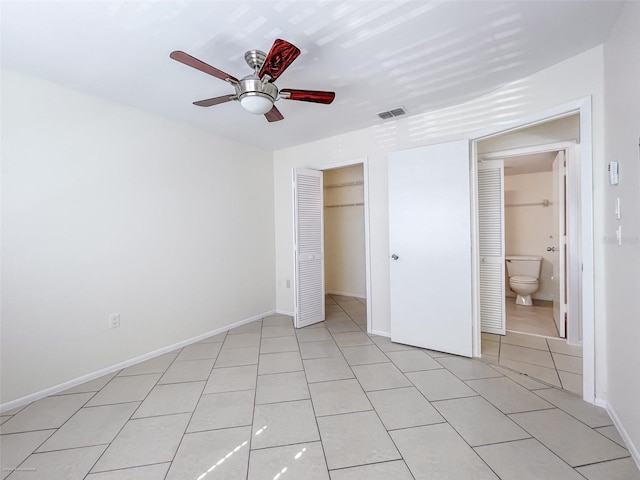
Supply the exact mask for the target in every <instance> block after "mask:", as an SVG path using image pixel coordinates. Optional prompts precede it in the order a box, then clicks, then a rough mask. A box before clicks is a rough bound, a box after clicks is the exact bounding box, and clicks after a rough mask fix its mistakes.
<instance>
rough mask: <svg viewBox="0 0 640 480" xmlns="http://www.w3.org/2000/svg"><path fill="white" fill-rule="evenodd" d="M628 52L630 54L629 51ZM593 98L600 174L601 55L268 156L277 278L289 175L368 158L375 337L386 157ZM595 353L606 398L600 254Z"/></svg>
mask: <svg viewBox="0 0 640 480" xmlns="http://www.w3.org/2000/svg"><path fill="white" fill-rule="evenodd" d="M629 48H631V47H629ZM588 95H592V96H593V128H594V162H595V170H596V171H602V169H603V168H604V166H603V165H604V155H603V143H604V141H603V136H604V129H603V117H604V115H603V71H602V47H597V48H594V49H592V50H589V51H587V52H584V53H582V54H580V55H577V56H576V57H573V58H571V59H569V60H567V61H564V62H562V63H559V64H557V65H555V66H552V67H550V68H548V69H546V70H543V71H541V72H538V73H536V74H534V75H532V76H530V77H527V78H525V79H523V80H520V81H518V82H515V83H512V84H510V85H506V86H505V87H503V88H501V89H499V90H497V91H495V92H493V93H491V94H489V95H485V96H483V97H481V98H478V99H476V100H473V101H470V102H467V103H464V104H462V105H458V106H456V107H451V108H447V109H443V110H438V111H434V112H430V113H426V114H423V115H416V116H412V117H408V118H404V119H399V120H395V121H391V122H389V123H382V122H381V123H380V124H379V125H378V126H375V127H371V128H367V129H363V130H359V131H356V132H351V133H347V134H344V135H339V136H335V137H331V138H327V139H323V140H319V141H317V142H312V143H309V144H305V145H300V146H297V147H292V148H288V149H283V150H279V151H276V152H275V153H274V187H275V206H276V274H277V277H278V279H287V278H291V277H292V271H293V264H292V258H293V257H292V253H291V252H292V248H293V246H292V222H291V218H292V213H291V211H292V205H291V168H293V167H298V166H299V167H313V166H321V165H326V164H331V163H336V162H340V161H346V160H351V159H355V158H361V157H367V158H368V172H369V199H370V202H369V208H370V219H369V230H370V232H369V237H370V252H371V271H370V274H371V291H372V293H371V312H370V315H371V322H372V329H373V330H374V331H378V332H388V331H389V322H390V320H389V231H388V225H389V221H388V201H387V200H388V195H387V155H388V152H389V151H395V150H403V149H408V148H414V147H418V146H423V145H429V144H435V143H441V142H446V141H450V140H455V139H459V138H463V137H465V136H467V135H469V134H470V133H472V132H475V131H478V130H480V129H484V128H486V127H488V126H491V125H501V124H505V123H509V122H512V121H514V120H517V119H520V118H523V117H524V116H526V115H529V114H533V113H537V112H541V111H543V110H545V109H548V108H551V107H555V106H557V105H560V104H563V103H566V102H568V101H571V100H575V99H579V98H582V97H585V96H588ZM603 188H604V178H603V177H602V176H597V177H596V180H595V184H594V195H595V205H596V212H595V232H594V237H595V238H601V236H602V234H603V223H602V220H601V219H602V209H603V206H602V197H603ZM595 254H596V263H595V269H596V282H597V283H596V287H595V290H596V298H595V299H594V301H595V304H596V305H595V309H596V322H597V325H596V342H597V345H596V349H597V354H596V358H597V362H598V363H597V365H596V372H597V377H596V379H597V386H596V389H597V392H598V393H599V394H602V395H603V394H604V391H605V385H606V383H605V382H606V377H605V373H606V372H605V368H604V366H605V365H606V331H605V318H606V317H605V314H604V304H605V299H604V289H603V284H604V279H603V278H602V275H603V272H604V268H603V263H602V261H601V258H602V247H601V246H600V244H598V245H597V246H596V252H595ZM276 302H277V307H278V309H279V310H282V311H291V310H292V309H293V294H292V291H291V290H290V289H286V288H283V287H279V288H278V289H277V292H276Z"/></svg>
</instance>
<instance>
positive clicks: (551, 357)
mask: <svg viewBox="0 0 640 480" xmlns="http://www.w3.org/2000/svg"><path fill="white" fill-rule="evenodd" d="M482 359H483V360H484V361H485V362H488V363H492V364H494V365H496V366H498V367H506V369H509V370H511V371H514V372H515V373H521V374H524V375H527V376H529V377H531V378H532V379H534V380H540V381H542V382H545V383H547V384H549V385H552V386H555V387H559V388H563V389H565V390H568V391H570V392H572V393H574V394H575V395H578V396H580V397H581V396H582V347H579V346H573V345H568V344H567V342H566V340H564V339H561V338H545V337H539V336H535V335H527V334H522V333H515V332H510V331H507V334H506V335H505V336H501V335H493V334H490V333H483V334H482ZM501 371H502V372H503V373H504V374H505V375H508V374H509V373H508V371H507V370H505V369H503V370H501Z"/></svg>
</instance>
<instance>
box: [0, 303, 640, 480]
mask: <svg viewBox="0 0 640 480" xmlns="http://www.w3.org/2000/svg"><path fill="white" fill-rule="evenodd" d="M365 330H366V309H365V306H364V304H363V303H362V302H361V301H359V300H357V299H353V298H346V297H339V296H330V297H328V298H327V320H326V321H325V322H323V323H321V324H318V325H314V326H312V327H307V328H305V329H302V330H294V329H293V328H292V321H291V318H290V317H286V316H281V315H274V316H270V317H267V318H264V319H262V320H258V321H256V322H252V323H250V324H247V325H244V326H242V327H238V328H236V329H233V330H231V331H229V332H228V333H225V334H221V335H217V336H215V337H211V338H208V339H206V340H203V341H201V342H199V343H196V344H193V345H190V346H187V347H184V348H182V349H180V350H177V351H175V352H171V353H169V354H166V355H162V356H160V357H157V358H155V359H153V360H149V361H147V362H143V363H141V364H138V365H135V366H132V367H129V368H126V369H124V370H121V371H119V372H117V373H113V374H110V375H107V376H105V377H103V378H100V379H97V380H93V381H91V382H87V383H85V384H83V385H80V386H77V387H75V388H73V389H70V390H68V391H65V392H62V393H60V394H57V395H52V396H50V397H47V398H44V399H42V400H38V401H36V402H34V403H32V404H30V405H28V406H25V407H22V408H18V409H14V410H13V411H11V412H7V413H6V414H3V415H2V420H1V421H2V425H1V426H0V433H1V436H0V442H1V452H2V457H1V458H2V460H1V462H2V478H3V479H4V478H8V479H9V480H20V479H29V480H33V479H50V480H62V479H65V480H75V479H86V480H125V479H135V480H160V479H164V480H167V479H169V480H216V479H217V480H222V479H225V480H228V479H232V480H233V479H237V480H263V479H264V480H287V479H290V480H363V479H366V480H382V479H384V480H388V479H389V478H393V479H394V480H422V479H474V480H482V479H503V480H511V479H517V480H523V479H524V480H526V479H554V480H563V479H587V480H601V479H618V480H622V479H628V480H639V479H640V473H639V472H638V470H637V468H636V466H635V464H634V462H633V460H632V459H631V457H630V456H629V452H628V451H627V449H626V448H625V445H624V442H623V440H622V439H621V437H620V435H619V434H618V432H617V430H616V429H615V427H614V426H613V425H612V422H611V419H610V418H609V416H608V415H607V413H606V412H605V411H604V410H603V409H601V408H598V407H595V406H592V405H589V404H587V403H585V402H583V401H582V400H580V399H579V398H577V397H575V396H574V395H571V394H569V393H567V392H565V391H563V390H560V389H557V388H553V387H550V386H549V385H547V384H543V383H539V382H535V381H533V380H531V379H530V378H529V377H527V376H524V375H518V374H516V373H514V372H512V371H510V370H507V369H503V368H501V367H499V366H493V365H489V364H487V363H484V362H482V361H480V360H477V359H475V360H473V359H466V358H461V357H455V356H451V355H447V354H443V353H438V352H434V351H429V350H422V349H417V348H412V347H408V346H405V345H399V344H394V343H392V342H390V341H389V339H388V338H385V337H378V336H369V335H366V332H365ZM485 341H491V340H485ZM505 345H513V346H517V345H516V344H506V343H505Z"/></svg>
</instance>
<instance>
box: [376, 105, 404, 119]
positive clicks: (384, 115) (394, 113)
mask: <svg viewBox="0 0 640 480" xmlns="http://www.w3.org/2000/svg"><path fill="white" fill-rule="evenodd" d="M405 113H407V111H406V110H405V109H404V107H403V106H402V105H401V106H399V107H396V108H392V109H391V110H388V111H386V112H380V113H379V114H378V116H379V117H380V118H381V119H383V120H387V119H389V118H393V117H399V116H400V115H404V114H405Z"/></svg>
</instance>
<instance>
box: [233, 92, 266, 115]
mask: <svg viewBox="0 0 640 480" xmlns="http://www.w3.org/2000/svg"><path fill="white" fill-rule="evenodd" d="M240 105H242V108H244V109H245V110H246V111H247V112H249V113H253V114H255V115H264V114H265V113H267V112H268V111H269V110H271V109H272V108H273V99H272V98H271V97H270V96H269V95H266V94H264V93H260V92H249V93H245V94H244V95H242V97H240Z"/></svg>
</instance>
